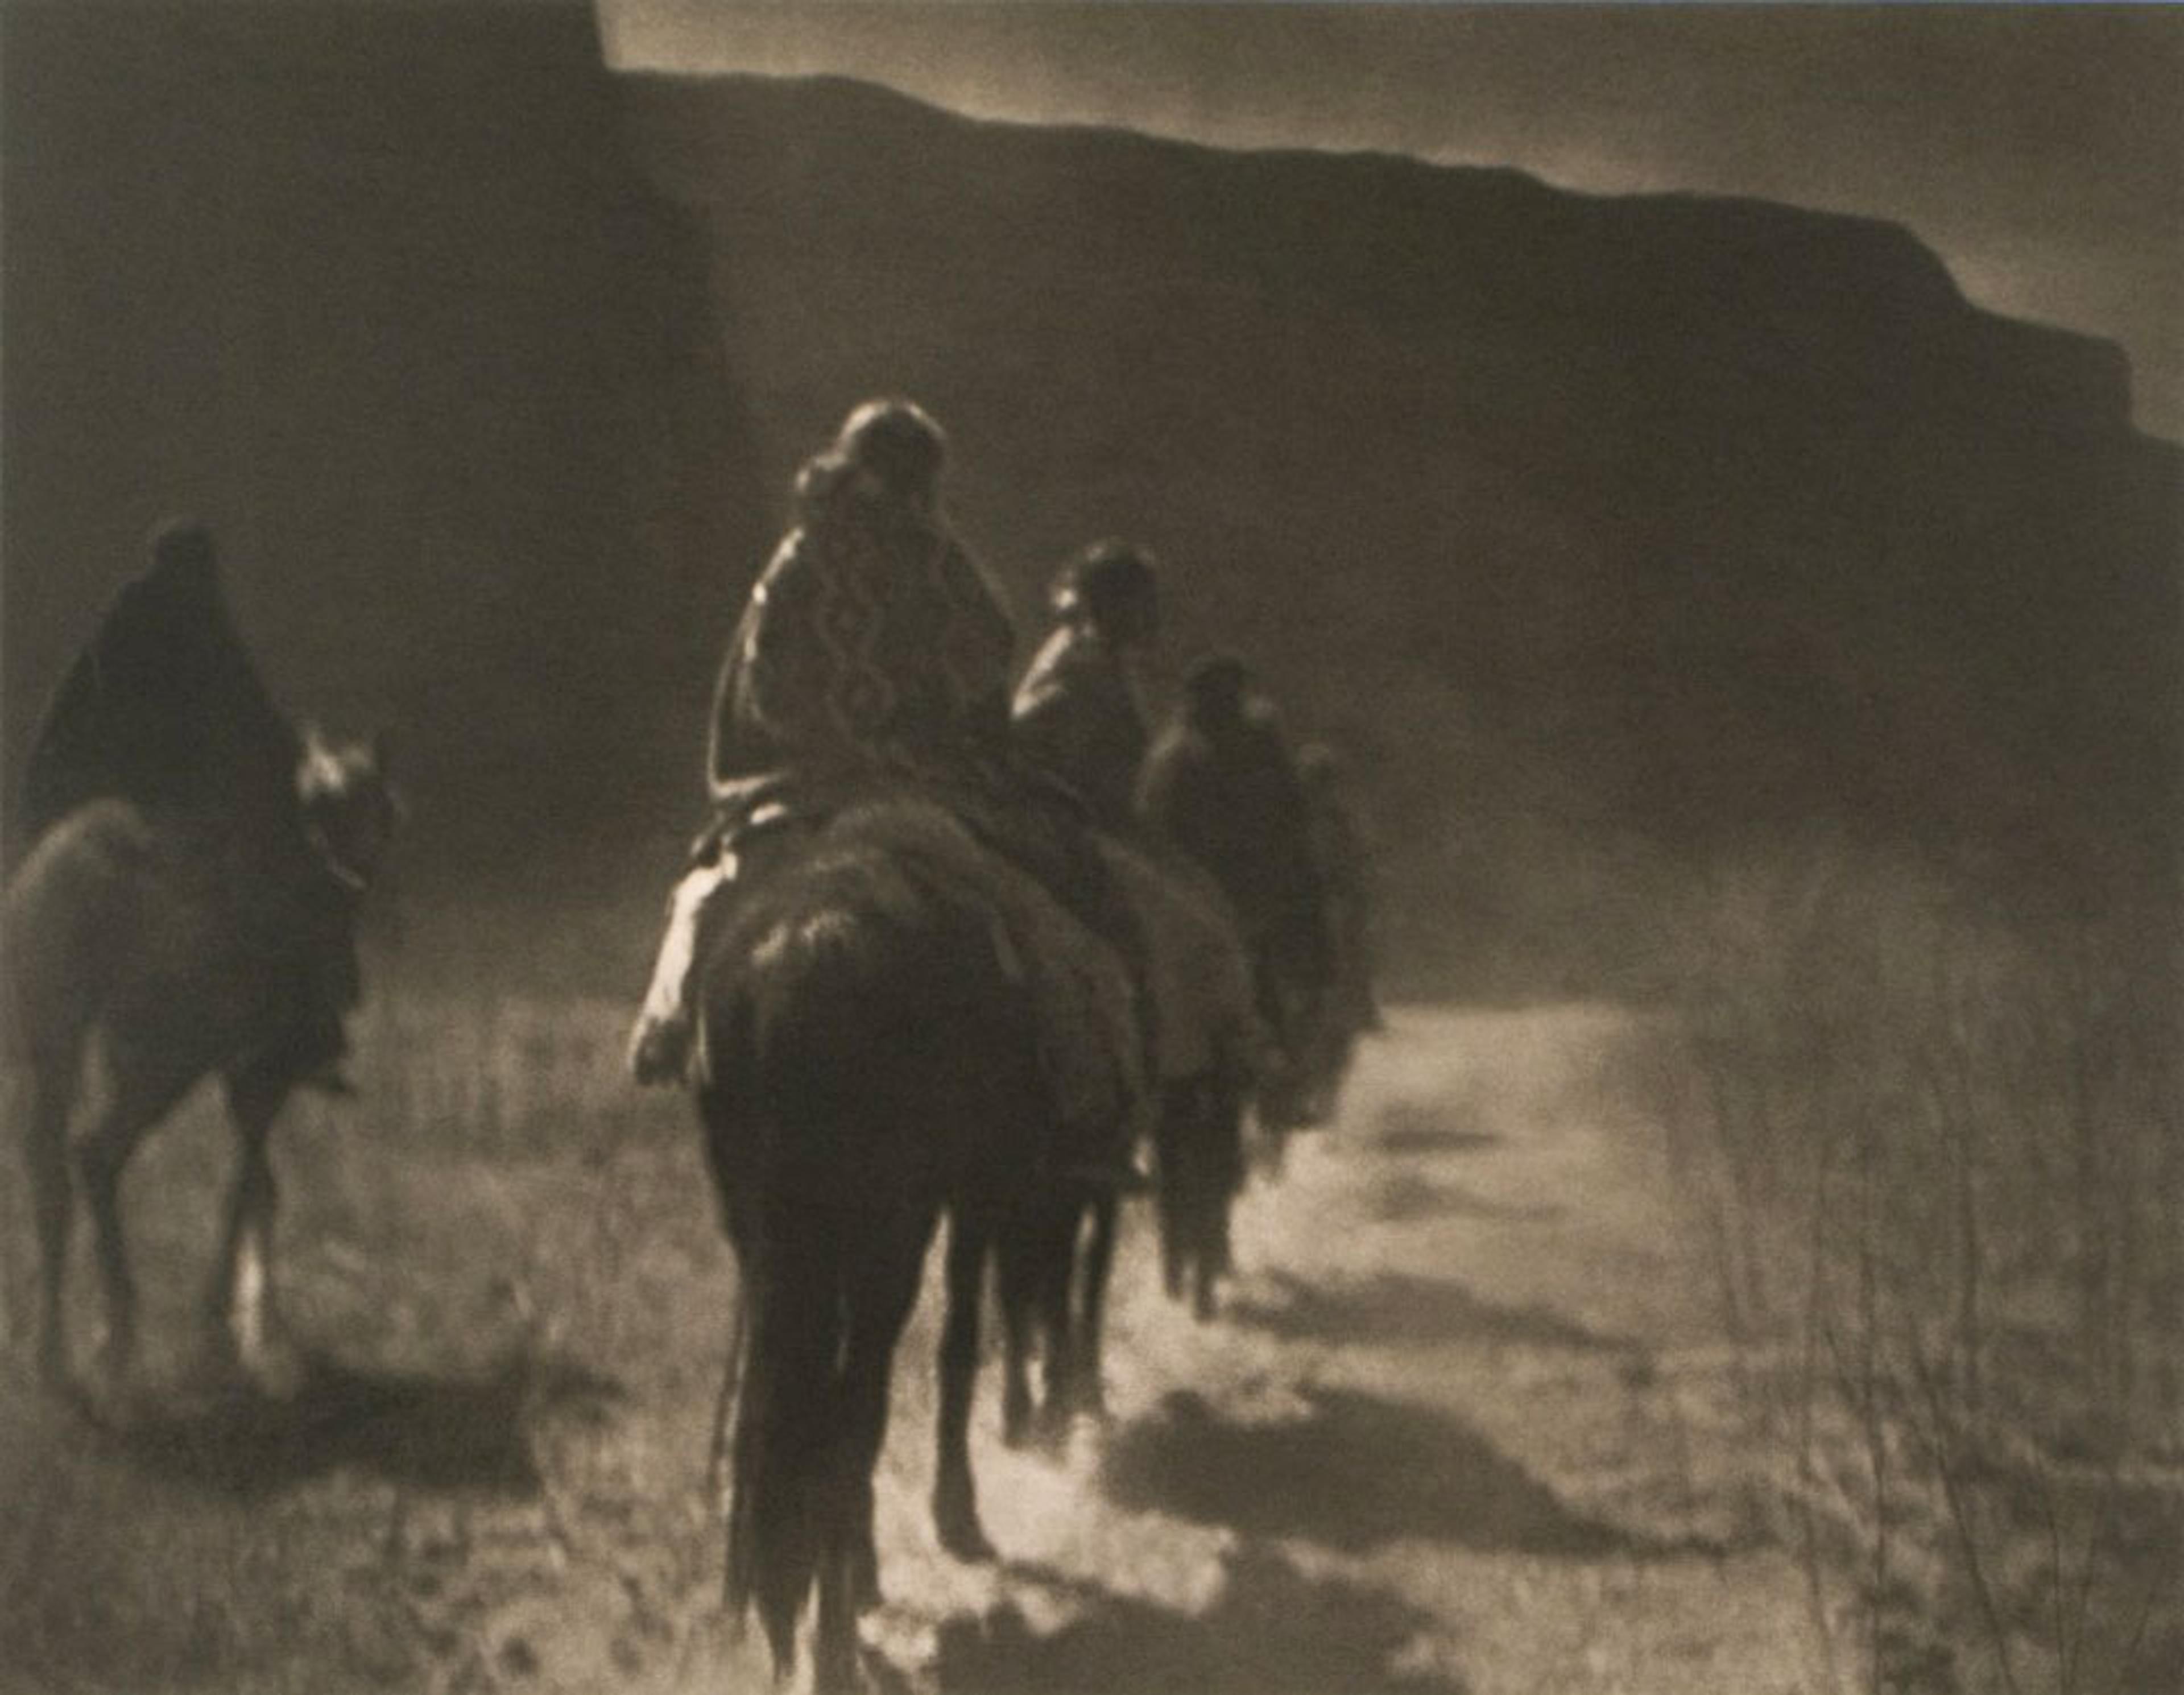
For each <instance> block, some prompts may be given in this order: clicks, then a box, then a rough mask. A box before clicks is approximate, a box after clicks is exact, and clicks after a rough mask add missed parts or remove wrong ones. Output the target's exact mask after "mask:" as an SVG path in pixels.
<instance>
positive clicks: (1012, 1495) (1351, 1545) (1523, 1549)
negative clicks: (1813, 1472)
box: [886, 1009, 1817, 1695]
mask: <svg viewBox="0 0 2184 1695" xmlns="http://www.w3.org/2000/svg"><path fill="white" fill-rule="evenodd" d="M1634 1040H1635V1032H1634V1028H1633V1026H1632V1025H1631V1023H1630V1021H1629V1020H1628V1019H1627V1018H1624V1017H1622V1016H1620V1015H1618V1014H1615V1013H1613V1012H1592V1011H1589V1010H1583V1009H1572V1010H1561V1011H1553V1012H1524V1013H1516V1014H1507V1015H1478V1016H1457V1015H1451V1014H1446V1013H1438V1012H1435V1013H1424V1012H1418V1013H1407V1014H1401V1015H1399V1016H1398V1017H1397V1018H1396V1020H1395V1022H1394V1027H1393V1029H1391V1030H1390V1033H1389V1034H1388V1035H1386V1036H1385V1037H1384V1038H1383V1039H1381V1040H1379V1041H1378V1042H1376V1043H1374V1044H1373V1045H1372V1046H1371V1047H1370V1048H1369V1049H1368V1051H1367V1053H1366V1056H1365V1057H1364V1060H1363V1062H1362V1065H1361V1067H1360V1068H1359V1070H1358V1073H1357V1075H1356V1076H1355V1078H1354V1079H1353V1080H1352V1084H1351V1089H1350V1090H1349V1094H1348V1098H1347V1100H1346V1105H1345V1109H1344V1112H1343V1114H1342V1118H1341V1122H1340V1124H1339V1125H1337V1126H1335V1127H1334V1128H1332V1129H1329V1130H1327V1131H1325V1132H1321V1133H1317V1134H1314V1135H1310V1136H1308V1137H1305V1138H1301V1139H1299V1140H1298V1141H1297V1142H1296V1143H1295V1144H1294V1146H1293V1147H1292V1150H1291V1151H1290V1157H1289V1158H1288V1159H1287V1161H1286V1166H1285V1169H1284V1171H1283V1172H1282V1173H1281V1174H1280V1175H1279V1179H1264V1178H1262V1180H1261V1181H1259V1182H1258V1183H1256V1184H1255V1185H1254V1187H1253V1190H1252V1191H1251V1194H1250V1196H1248V1198H1247V1200H1246V1202H1245V1205H1244V1207H1243V1208H1242V1210H1241V1213H1240V1218H1239V1221H1238V1226H1239V1228H1238V1258H1239V1262H1240V1268H1241V1270H1242V1273H1243V1275H1242V1276H1241V1278H1240V1282H1239V1284H1238V1285H1237V1286H1236V1287H1235V1288H1234V1290H1233V1291H1232V1293H1231V1296H1230V1299H1229V1305H1228V1309H1227V1311H1226V1313H1224V1315H1223V1319H1221V1320H1220V1321H1218V1322H1217V1323H1216V1324H1211V1325H1199V1324H1194V1323H1192V1322H1191V1321H1190V1319H1188V1318H1187V1317H1186V1316H1184V1313H1183V1312H1182V1309H1180V1308H1179V1307H1171V1306H1169V1305H1167V1303H1166V1302H1163V1301H1162V1300H1161V1298H1160V1297H1159V1296H1158V1294H1157V1292H1156V1289H1155V1287H1154V1282H1155V1280H1154V1278H1153V1276H1152V1267H1151V1263H1150V1258H1149V1256H1148V1253H1147V1252H1146V1250H1147V1249H1148V1247H1149V1246H1150V1245H1149V1243H1147V1242H1145V1241H1144V1240H1143V1239H1142V1233H1141V1234H1140V1238H1139V1241H1137V1242H1136V1243H1135V1244H1134V1246H1135V1247H1136V1250H1137V1251H1136V1252H1134V1254H1133V1255H1132V1256H1131V1257H1128V1258H1127V1259H1126V1260H1125V1261H1124V1263H1123V1266H1122V1268H1121V1270H1120V1273H1119V1274H1118V1290H1117V1314H1116V1319H1115V1323H1114V1327H1113V1335H1112V1348H1111V1355H1110V1365H1109V1380H1110V1383H1109V1387H1110V1395H1111V1401H1112V1411H1113V1413H1114V1414H1115V1417H1114V1420H1113V1422H1112V1425H1110V1426H1109V1427H1108V1428H1107V1429H1106V1430H1105V1431H1103V1432H1100V1433H1098V1434H1097V1435H1096V1436H1095V1435H1094V1434H1093V1433H1090V1432H1085V1433H1083V1436H1084V1440H1083V1441H1081V1442H1080V1444H1079V1446H1078V1450H1077V1451H1076V1452H1073V1454H1072V1455H1071V1456H1070V1457H1069V1458H1068V1461H1067V1464H1066V1465H1064V1466H1062V1467H1061V1468H1056V1467H1055V1466H1054V1465H1052V1464H1050V1463H1046V1462H1043V1461H1040V1460H1037V1459H1032V1458H1022V1457H1019V1456H1016V1455H1011V1454H1007V1453H1006V1452H1000V1451H999V1450H998V1449H996V1448H995V1447H993V1446H992V1444H991V1442H990V1441H989V1442H988V1443H987V1444H986V1445H985V1447H983V1449H982V1451H981V1452H980V1456H979V1458H980V1461H981V1464H982V1468H983V1473H982V1475H983V1484H984V1488H985V1491H986V1500H987V1503H988V1507H989V1530H990V1531H991V1532H992V1534H993V1536H994V1537H995V1541H996V1542H997V1543H999V1544H1000V1546H1001V1547H1003V1548H1004V1549H1005V1550H1006V1551H1007V1553H1008V1555H1009V1562H1008V1563H1007V1564H1005V1565H1004V1566H1003V1567H1002V1568H1000V1570H997V1571H993V1572H986V1573H967V1572H966V1571H965V1570H963V1569H962V1568H960V1567H953V1566H950V1564H948V1563H947V1562H945V1561H941V1560H939V1559H937V1558H936V1557H935V1556H933V1554H932V1553H931V1547H930V1542H929V1538H928V1536H926V1534H925V1533H924V1531H923V1528H922V1525H921V1524H919V1523H918V1522H917V1514H916V1503H917V1501H918V1500H919V1498H921V1493H922V1491H920V1490H919V1489H918V1487H917V1484H916V1480H917V1478H918V1477H920V1476H922V1475H923V1468H922V1461H923V1455H922V1451H921V1450H919V1449H918V1448H917V1447H916V1446H915V1444H914V1443H911V1442H905V1441H897V1443H896V1444H895V1445H894V1448H893V1450H892V1451H891V1452H890V1456H889V1459H890V1468H891V1469H896V1468H898V1467H899V1468H900V1469H899V1470H898V1471H897V1473H896V1475H897V1480H898V1482H899V1484H900V1487H899V1488H898V1489H897V1490H895V1491H892V1493H893V1495H894V1499H893V1501H892V1502H891V1503H889V1505H890V1508H891V1510H890V1511H889V1518H890V1520H891V1522H890V1523H889V1526H888V1529H887V1537H888V1543H889V1552H890V1553H891V1554H892V1555H893V1563H892V1564H891V1566H890V1578H891V1581H892V1583H893V1586H894V1601H895V1603H896V1604H895V1606H894V1609H891V1612H890V1614H889V1616H888V1619H887V1620H886V1624H887V1625H888V1626H889V1629H890V1630H891V1632H892V1636H893V1640H892V1641H890V1642H889V1647H890V1648H891V1649H892V1650H893V1653H894V1657H895V1658H896V1659H897V1663H898V1664H903V1665H905V1667H906V1668H908V1669H909V1673H910V1681H911V1685H912V1687H916V1688H918V1689H926V1688H931V1689H935V1690H943V1691H981V1692H994V1695H1000V1692H1005V1691H1018V1690H1039V1691H1050V1690H1052V1691H1059V1690H1085V1691H1091V1690H1110V1689H1112V1690H1116V1691H1131V1692H1135V1691H1139V1690H1145V1691H1151V1690H1178V1691H1180V1690H1205V1691H1226V1690H1234V1691H1236V1692H1239V1695H1241V1692H1244V1691H1247V1690H1251V1691H1268V1692H1270V1691H1279V1690H1290V1691H1295V1692H1300V1695H1301V1692H1307V1691H1310V1692H1335V1691H1340V1692H1346V1695H1352V1692H1365V1691H1379V1690H1387V1691H1396V1690H1401V1691H1412V1692H1419V1695H1428V1692H1453V1691H1468V1692H1470V1695H1517V1692H1526V1691H1541V1692H1546V1691H1557V1692H1593V1691H1597V1692H1601V1695H1607V1692H1630V1695H1635V1692H1641V1691H1659V1692H1663V1695H1667V1692H1679V1695H1690V1692H1695V1691H1722V1692H1735V1695H1765V1692H1772V1691H1781V1692H1790V1691H1795V1690H1801V1689H1804V1688H1808V1687H1817V1686H1816V1685H1814V1684H1813V1683H1812V1682H1811V1681H1809V1680H1808V1676H1807V1668H1806V1666H1805V1664H1804V1661H1805V1642H1804V1638H1803V1634H1802V1625H1801V1620H1802V1619H1803V1617H1804V1611H1803V1602H1802V1589H1801V1586H1800V1585H1801V1579H1800V1578H1799V1576H1798V1575H1797V1571H1796V1570H1795V1569H1794V1567H1793V1566H1792V1564H1791V1563H1790V1562H1789V1561H1788V1560H1787V1559H1786V1558H1784V1557H1783V1556H1782V1555H1781V1554H1780V1553H1779V1552H1777V1551H1775V1549H1773V1548H1772V1547H1770V1546H1769V1543H1768V1540H1767V1539H1766V1538H1765V1537H1764V1536H1763V1535H1761V1534H1760V1533H1759V1532H1758V1527H1757V1525H1756V1524H1755V1522H1754V1515H1753V1514H1752V1512H1751V1511H1750V1510H1749V1509H1748V1508H1747V1506H1746V1505H1745V1504H1744V1502H1743V1498H1742V1496H1741V1492H1740V1491H1739V1489H1738V1487H1737V1484H1736V1475H1735V1467H1734V1465H1733V1464H1732V1456H1731V1454H1730V1452H1729V1451H1728V1448H1727V1445H1726V1442H1725V1439H1724V1434H1723V1433H1724V1430H1725V1425H1724V1416H1723V1415H1724V1410H1725V1409H1724V1383H1723V1381H1722V1373H1723V1370H1724V1357H1723V1354H1722V1352H1721V1351H1720V1350H1719V1348H1718V1347H1716V1346H1715V1341H1714V1334H1715V1333H1714V1330H1713V1326H1712V1324H1711V1323H1710V1319H1709V1316H1708V1305H1707V1301H1706V1294H1705V1291H1706V1285H1705V1284H1704V1282H1703V1280H1702V1267H1701V1266H1700V1264H1699V1263H1697V1259H1696V1257H1695V1256H1694V1255H1693V1254H1691V1252H1687V1251H1685V1249H1684V1248H1682V1247H1681V1246H1680V1242H1679V1232H1678V1230H1677V1228H1676V1226H1675V1223H1674V1215H1673V1213H1672V1210H1671V1206H1670V1198H1671V1197H1670V1190H1669V1183H1670V1173H1669V1168H1668V1166H1667V1163H1666V1155H1665V1151H1664V1147H1663V1137H1662V1135H1661V1134H1660V1130H1659V1127H1658V1125H1655V1124H1653V1123H1649V1122H1647V1121H1646V1119H1645V1118H1644V1117H1643V1116H1642V1115H1641V1113H1640V1112H1638V1111H1636V1110H1635V1109H1634V1108H1633V1107H1630V1106H1629V1105H1627V1104H1624V1103H1626V1102H1628V1101H1630V1099H1631V1098H1632V1097H1633V1096H1635V1095H1636V1094H1640V1093H1642V1091H1640V1090H1635V1089H1633V1088H1632V1087H1631V1086H1630V1084H1631V1075H1632V1074H1631V1073H1630V1069H1629V1068H1630V1064H1631V1062H1632V1061H1633V1057H1634ZM910 1434H911V1433H910V1432H908V1431H905V1432H901V1433H899V1435H901V1436H909V1435H910ZM989 1436H990V1431H989ZM905 1449H907V1452H905Z"/></svg>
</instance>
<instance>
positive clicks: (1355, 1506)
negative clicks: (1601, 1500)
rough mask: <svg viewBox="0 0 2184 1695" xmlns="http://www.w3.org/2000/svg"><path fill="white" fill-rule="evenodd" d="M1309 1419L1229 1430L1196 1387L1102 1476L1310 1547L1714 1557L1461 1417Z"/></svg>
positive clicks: (1358, 1399) (1128, 1489) (1142, 1425)
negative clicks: (1585, 1509)
mask: <svg viewBox="0 0 2184 1695" xmlns="http://www.w3.org/2000/svg"><path fill="white" fill-rule="evenodd" d="M1304 1399H1305V1402H1306V1404H1307V1409H1308V1410H1307V1413H1306V1414H1305V1416H1303V1417H1301V1418H1297V1419H1281V1420H1278V1421H1273V1422H1267V1423H1239V1422H1232V1421H1231V1420H1229V1419H1224V1418H1223V1417H1222V1416H1221V1415H1220V1414H1219V1413H1216V1412H1215V1411H1214V1410H1213V1409H1212V1408H1211V1407H1210V1406H1208V1404H1207V1403H1206V1401H1205V1400H1204V1399H1203V1398H1202V1397H1200V1396H1198V1395H1196V1394H1195V1393H1192V1392H1191V1391H1188V1390H1178V1391H1175V1392H1173V1393H1172V1394H1170V1395H1168V1396H1167V1397H1166V1398H1165V1399H1164V1400H1163V1401H1162V1403H1161V1406H1160V1409H1159V1411H1158V1412H1157V1413H1155V1414H1154V1415H1153V1416H1152V1417H1151V1418H1150V1419H1145V1420H1143V1421H1141V1422H1139V1423H1138V1424H1135V1425H1131V1426H1130V1427H1129V1428H1128V1429H1126V1430H1122V1431H1120V1432H1119V1433H1118V1434H1117V1436H1116V1438H1115V1440H1114V1442H1113V1444H1112V1447H1110V1448H1109V1449H1108V1451H1107V1454H1106V1460H1105V1463H1104V1464H1103V1466H1102V1468H1101V1483H1102V1486H1103V1487H1104V1488H1105V1490H1106V1494H1107V1496H1108V1497H1109V1498H1110V1499H1111V1500H1112V1501H1114V1502H1115V1503H1117V1505H1120V1506H1123V1507H1126V1508H1132V1509H1134V1510H1151V1511H1158V1512H1164V1513H1170V1514H1174V1515H1176V1516H1177V1517H1178V1518H1183V1519H1191V1520H1193V1521H1195V1522H1196V1523H1199V1524H1205V1525H1227V1526H1229V1527H1230V1528H1231V1529H1234V1531H1237V1532H1238V1533H1239V1534H1240V1535H1242V1536H1249V1537H1261V1538H1268V1539H1275V1538H1280V1537H1285V1536H1297V1537H1303V1538H1306V1539H1307V1540H1310V1541H1312V1542H1318V1543H1321V1544H1323V1546H1326V1547H1333V1548H1338V1549H1340V1550H1342V1551H1343V1552H1345V1553H1364V1552H1366V1551H1368V1550H1369V1549H1372V1548H1375V1547H1381V1546H1384V1545H1385V1544H1387V1543H1390V1542H1399V1541H1407V1540H1417V1541H1426V1542H1451V1543H1454V1544H1457V1546H1460V1547H1468V1548H1473V1549H1476V1550H1479V1551H1481V1552H1510V1553H1527V1554H1538V1555H1548V1556H1557V1557H1563V1558H1602V1557H1604V1556H1607V1555H1611V1554H1624V1555H1628V1556H1630V1557H1633V1558H1660V1557H1664V1556H1668V1555H1673V1554H1678V1553H1709V1552H1715V1551H1717V1550H1715V1549H1714V1548H1713V1545H1712V1544H1702V1543H1698V1542H1691V1541H1689V1540H1680V1541H1677V1542H1663V1541H1662V1540H1660V1539H1658V1538H1656V1537H1651V1536H1644V1535H1642V1534H1641V1533H1638V1532H1636V1531H1630V1530H1626V1529H1624V1528H1622V1527H1620V1526H1618V1525H1611V1524H1607V1523H1605V1522H1603V1521H1602V1520H1599V1519H1592V1518H1589V1517H1586V1516H1585V1515H1584V1514H1580V1513H1577V1512H1574V1511H1572V1510H1571V1509H1570V1508H1568V1507H1567V1506H1565V1505H1564V1504H1563V1502H1562V1501H1561V1500H1560V1499H1559V1498H1557V1496H1556V1495H1555V1494H1554V1492H1553V1491H1552V1490H1550V1489H1548V1488H1547V1487H1546V1486H1545V1485H1544V1484H1542V1483H1541V1482H1540V1481H1539V1480H1537V1479H1536V1478H1535V1477H1533V1476H1532V1475H1530V1474H1529V1473H1528V1472H1527V1471H1525V1469H1524V1468H1523V1467H1522V1466H1521V1465H1519V1464H1517V1463H1516V1462H1515V1461H1514V1460H1512V1459H1510V1458H1507V1456H1505V1455H1504V1454H1502V1452H1499V1451H1498V1450H1497V1449H1496V1447H1494V1446H1493V1444H1492V1443H1490V1441H1487V1440H1486V1439H1485V1437H1484V1436H1481V1435H1480V1434H1479V1432H1478V1431H1477V1430H1474V1429H1473V1428H1472V1427H1471V1426H1470V1425H1467V1424H1465V1423H1463V1421H1462V1420H1460V1419H1454V1418H1451V1417H1450V1416H1449V1415H1447V1414H1446V1413H1440V1412H1437V1411H1435V1410H1434V1409H1432V1408H1425V1407H1419V1406H1415V1405H1410V1404H1407V1403H1404V1402H1396V1401H1389V1400H1385V1399H1382V1398H1381V1397H1378V1396H1373V1395H1367V1394H1362V1393H1360V1392H1358V1391H1355V1390H1349V1389H1308V1390H1307V1391H1304Z"/></svg>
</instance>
